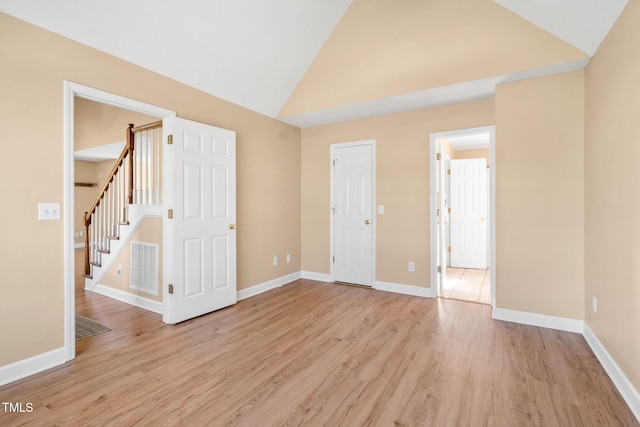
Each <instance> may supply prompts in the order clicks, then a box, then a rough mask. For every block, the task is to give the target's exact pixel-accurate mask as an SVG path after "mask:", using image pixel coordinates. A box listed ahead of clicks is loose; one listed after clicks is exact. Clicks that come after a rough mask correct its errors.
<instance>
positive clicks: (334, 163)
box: [333, 159, 338, 167]
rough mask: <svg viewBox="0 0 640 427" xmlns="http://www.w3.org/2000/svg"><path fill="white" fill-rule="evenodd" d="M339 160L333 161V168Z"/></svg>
mask: <svg viewBox="0 0 640 427" xmlns="http://www.w3.org/2000/svg"><path fill="white" fill-rule="evenodd" d="M337 160H338V159H333V167H336V161H337Z"/></svg>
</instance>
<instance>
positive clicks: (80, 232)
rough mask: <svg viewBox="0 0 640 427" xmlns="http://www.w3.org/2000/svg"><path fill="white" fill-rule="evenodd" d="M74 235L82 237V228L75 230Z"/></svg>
mask: <svg viewBox="0 0 640 427" xmlns="http://www.w3.org/2000/svg"><path fill="white" fill-rule="evenodd" d="M74 236H76V237H84V230H80V231H76V232H75V233H74Z"/></svg>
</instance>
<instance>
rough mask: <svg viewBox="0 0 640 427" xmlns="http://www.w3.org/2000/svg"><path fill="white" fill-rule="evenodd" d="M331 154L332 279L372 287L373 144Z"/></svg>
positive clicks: (347, 148) (356, 146) (343, 148)
mask: <svg viewBox="0 0 640 427" xmlns="http://www.w3.org/2000/svg"><path fill="white" fill-rule="evenodd" d="M333 154H334V166H333V176H334V222H333V224H334V225H333V227H334V229H333V236H334V256H335V261H334V268H333V278H334V280H335V281H339V282H346V283H355V284H359V285H366V286H372V285H373V265H372V248H373V220H374V218H373V215H372V213H373V212H372V200H373V185H372V183H373V180H372V173H373V165H372V159H373V146H372V145H370V144H366V145H355V146H347V147H336V148H334V151H333ZM367 222H368V223H367Z"/></svg>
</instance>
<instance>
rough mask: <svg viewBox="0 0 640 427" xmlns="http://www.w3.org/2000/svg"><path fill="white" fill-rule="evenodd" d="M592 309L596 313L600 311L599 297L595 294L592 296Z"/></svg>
mask: <svg viewBox="0 0 640 427" xmlns="http://www.w3.org/2000/svg"><path fill="white" fill-rule="evenodd" d="M591 310H592V311H593V312H594V313H597V312H598V298H596V296H595V295H594V296H592V297H591Z"/></svg>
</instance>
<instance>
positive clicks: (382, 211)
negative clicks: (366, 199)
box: [378, 205, 384, 215]
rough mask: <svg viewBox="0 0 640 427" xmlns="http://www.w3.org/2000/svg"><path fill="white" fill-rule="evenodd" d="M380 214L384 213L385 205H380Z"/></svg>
mask: <svg viewBox="0 0 640 427" xmlns="http://www.w3.org/2000/svg"><path fill="white" fill-rule="evenodd" d="M378 215H384V205H378Z"/></svg>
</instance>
